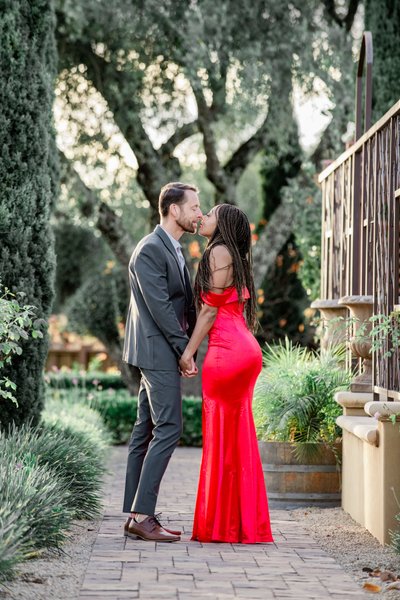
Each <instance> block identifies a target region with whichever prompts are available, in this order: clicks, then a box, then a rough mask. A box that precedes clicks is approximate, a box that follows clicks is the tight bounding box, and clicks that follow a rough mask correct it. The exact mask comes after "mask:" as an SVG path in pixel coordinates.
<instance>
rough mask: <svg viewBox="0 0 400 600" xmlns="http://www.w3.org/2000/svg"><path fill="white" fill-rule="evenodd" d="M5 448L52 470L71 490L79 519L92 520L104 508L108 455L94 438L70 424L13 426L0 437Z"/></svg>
mask: <svg viewBox="0 0 400 600" xmlns="http://www.w3.org/2000/svg"><path fill="white" fill-rule="evenodd" d="M2 448H4V449H5V450H6V452H7V453H12V454H13V455H14V456H16V457H17V458H18V459H19V460H20V461H21V462H24V461H25V462H26V461H29V462H30V463H33V464H37V465H40V466H43V467H46V468H47V469H49V470H50V471H51V472H52V473H53V475H54V478H55V479H58V480H59V481H60V482H61V485H62V486H66V488H67V489H68V491H69V495H70V500H69V506H70V510H71V511H72V514H73V517H74V518H75V519H90V518H92V517H93V516H94V515H96V514H98V513H99V512H100V509H101V487H102V476H103V474H104V462H105V461H104V456H103V453H102V452H101V451H98V448H97V447H96V444H95V443H94V442H93V440H92V439H91V438H90V437H88V436H87V434H85V433H84V432H82V431H74V430H73V429H72V428H71V427H70V426H67V427H64V428H61V427H60V425H59V424H57V423H55V424H53V425H50V424H47V423H43V424H42V425H39V426H38V427H35V428H32V429H30V428H29V427H22V428H21V429H16V428H11V429H10V432H9V435H8V436H7V437H4V438H3V439H0V450H1V449H2Z"/></svg>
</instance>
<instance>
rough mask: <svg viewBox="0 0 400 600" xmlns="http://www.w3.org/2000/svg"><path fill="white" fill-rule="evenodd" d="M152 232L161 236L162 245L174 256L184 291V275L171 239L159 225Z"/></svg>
mask: <svg viewBox="0 0 400 600" xmlns="http://www.w3.org/2000/svg"><path fill="white" fill-rule="evenodd" d="M154 233H156V234H157V235H158V237H159V238H161V240H162V242H163V244H164V246H165V247H166V248H167V250H168V251H169V252H170V253H171V254H172V256H173V257H174V259H175V261H176V264H177V266H178V271H179V275H180V278H181V282H182V285H183V287H184V289H185V291H186V282H185V277H184V275H183V273H182V269H181V265H180V262H179V258H178V254H177V252H176V250H175V248H174V246H173V245H172V242H171V240H170V239H169V237H168V236H167V234H166V233H165V231H164V229H163V228H162V227H161V226H160V225H157V226H156V228H155V230H154ZM185 269H186V266H185Z"/></svg>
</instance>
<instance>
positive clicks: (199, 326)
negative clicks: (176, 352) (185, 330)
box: [179, 304, 218, 373]
mask: <svg viewBox="0 0 400 600" xmlns="http://www.w3.org/2000/svg"><path fill="white" fill-rule="evenodd" d="M217 312H218V308H217V307H216V306H208V304H203V306H202V307H201V310H200V312H199V314H198V317H197V321H196V326H195V328H194V331H193V333H192V336H191V338H190V340H189V343H188V345H187V346H186V348H185V350H184V352H183V354H182V356H181V358H180V359H179V366H180V368H181V371H182V372H183V373H185V372H189V373H190V372H191V371H192V368H193V363H192V358H193V356H194V353H195V352H196V351H197V349H198V347H199V346H200V344H201V342H202V341H203V340H204V338H205V337H206V335H207V333H208V332H209V331H210V329H211V327H212V325H213V323H214V321H215V319H216V316H217Z"/></svg>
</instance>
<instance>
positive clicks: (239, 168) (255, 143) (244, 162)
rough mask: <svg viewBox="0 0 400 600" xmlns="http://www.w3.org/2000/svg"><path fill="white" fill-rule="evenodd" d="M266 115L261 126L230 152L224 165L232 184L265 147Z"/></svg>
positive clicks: (235, 183)
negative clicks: (229, 156)
mask: <svg viewBox="0 0 400 600" xmlns="http://www.w3.org/2000/svg"><path fill="white" fill-rule="evenodd" d="M267 126H268V116H267V117H266V118H265V120H264V122H263V124H262V125H261V127H260V128H259V129H258V130H257V131H256V132H255V134H254V135H253V136H252V137H251V138H250V139H248V140H247V142H244V144H242V145H241V146H239V148H238V149H237V150H236V151H235V152H234V153H233V154H232V156H231V158H230V159H229V161H228V162H227V163H226V165H225V167H224V171H225V174H226V177H228V178H229V179H230V180H232V182H233V183H234V185H237V183H238V181H239V179H240V177H241V176H242V174H243V171H244V170H245V169H246V167H247V166H248V165H249V163H250V162H251V161H252V160H253V158H254V157H255V156H256V154H257V153H258V152H259V151H260V150H261V149H262V148H264V147H265V145H266V143H267V139H268V138H267V136H268V127H267Z"/></svg>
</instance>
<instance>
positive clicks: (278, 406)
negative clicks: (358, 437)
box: [253, 340, 350, 445]
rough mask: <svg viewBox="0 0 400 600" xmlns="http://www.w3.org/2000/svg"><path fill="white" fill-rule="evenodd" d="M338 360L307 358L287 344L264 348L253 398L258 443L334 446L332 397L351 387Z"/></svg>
mask: <svg viewBox="0 0 400 600" xmlns="http://www.w3.org/2000/svg"><path fill="white" fill-rule="evenodd" d="M341 359H343V356H342V354H335V353H333V352H330V353H328V352H321V353H320V354H317V353H314V352H311V351H309V350H307V349H305V348H300V347H295V346H293V344H292V343H291V342H289V340H286V342H285V344H280V345H278V346H275V347H271V346H267V350H266V351H265V355H264V367H263V370H262V372H261V375H260V377H259V379H258V382H257V385H256V390H255V395H254V407H253V408H254V419H255V423H256V428H257V434H258V437H259V438H260V439H264V440H276V441H283V442H296V443H297V444H300V445H305V444H316V443H320V442H323V443H327V444H330V445H332V444H333V443H334V442H335V440H336V439H337V438H338V437H339V435H340V430H339V428H338V427H337V425H336V423H335V419H336V417H337V416H338V415H340V414H341V409H340V406H339V405H338V404H337V403H336V402H335V400H334V393H335V392H336V391H337V390H339V389H343V388H346V387H348V386H349V384H350V375H349V374H348V373H347V372H346V371H345V370H344V369H343V368H342V367H341V365H340V364H339V363H340V360H341Z"/></svg>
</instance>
